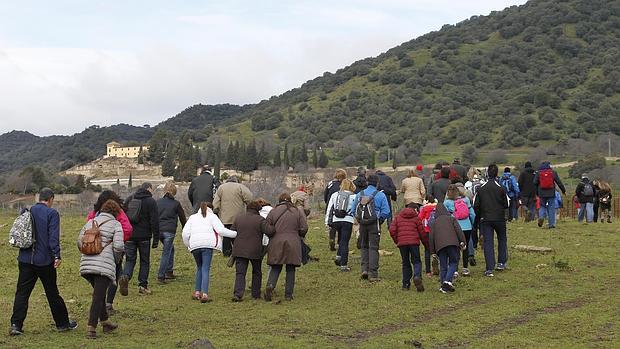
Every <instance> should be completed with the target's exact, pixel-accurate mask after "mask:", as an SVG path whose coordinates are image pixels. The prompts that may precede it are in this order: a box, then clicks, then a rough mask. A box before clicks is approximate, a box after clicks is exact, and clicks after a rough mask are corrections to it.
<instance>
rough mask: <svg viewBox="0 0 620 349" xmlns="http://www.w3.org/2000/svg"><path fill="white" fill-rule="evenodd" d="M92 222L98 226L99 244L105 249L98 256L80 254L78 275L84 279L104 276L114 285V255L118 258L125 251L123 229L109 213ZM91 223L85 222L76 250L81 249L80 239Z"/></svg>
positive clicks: (102, 214) (101, 214) (100, 215)
mask: <svg viewBox="0 0 620 349" xmlns="http://www.w3.org/2000/svg"><path fill="white" fill-rule="evenodd" d="M94 220H95V222H97V224H99V231H100V232H101V243H102V244H103V246H105V247H104V249H103V251H102V252H101V253H100V254H98V255H84V254H82V258H81V259H80V275H82V276H84V277H85V276H86V275H101V276H105V277H107V278H109V279H110V280H112V283H113V284H115V285H116V259H115V254H116V256H117V258H118V257H120V254H121V253H122V252H123V251H124V249H125V248H124V246H125V244H124V242H123V227H122V226H121V223H120V222H119V221H117V220H116V219H115V218H114V216H112V215H111V214H109V213H100V214H99V215H98V216H97V217H95V218H94ZM92 222H93V220H92V219H91V220H89V221H88V222H86V224H85V225H84V227H83V228H82V230H81V231H80V234H79V236H78V240H77V245H78V249H79V248H81V247H82V237H83V236H84V232H86V230H88V229H90V228H91V227H92V224H93V223H92ZM102 223H103V225H102ZM106 245H107V246H106Z"/></svg>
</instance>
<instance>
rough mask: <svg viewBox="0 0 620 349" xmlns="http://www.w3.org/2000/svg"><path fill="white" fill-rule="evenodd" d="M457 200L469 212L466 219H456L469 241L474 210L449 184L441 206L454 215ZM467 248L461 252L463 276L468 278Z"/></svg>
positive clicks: (474, 215) (467, 199)
mask: <svg viewBox="0 0 620 349" xmlns="http://www.w3.org/2000/svg"><path fill="white" fill-rule="evenodd" d="M457 200H463V202H464V203H465V205H467V209H468V211H469V215H468V216H467V217H466V218H463V219H458V222H459V225H460V226H461V230H462V231H463V234H465V240H466V241H469V239H470V238H471V232H472V230H473V224H474V221H475V220H476V214H475V213H474V208H473V206H472V205H471V201H470V200H469V198H468V197H467V196H466V195H461V192H460V191H459V188H458V187H457V186H456V185H455V184H450V185H449V186H448V191H447V192H446V200H444V202H443V204H444V206H446V209H448V212H450V214H452V215H453V214H454V211H455V202H456V201H457ZM468 248H469V247H467V248H466V249H464V250H463V271H462V272H463V276H469V269H468V268H469V258H468V256H469V251H468Z"/></svg>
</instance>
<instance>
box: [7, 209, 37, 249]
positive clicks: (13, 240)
mask: <svg viewBox="0 0 620 349" xmlns="http://www.w3.org/2000/svg"><path fill="white" fill-rule="evenodd" d="M34 228H35V226H34V220H33V218H32V215H31V214H30V209H28V208H26V209H24V211H23V212H22V213H21V214H20V215H19V216H17V218H15V221H14V222H13V226H12V227H11V230H10V231H9V244H11V246H13V247H17V248H30V247H31V246H32V245H34V242H35V241H36V239H35V234H34Z"/></svg>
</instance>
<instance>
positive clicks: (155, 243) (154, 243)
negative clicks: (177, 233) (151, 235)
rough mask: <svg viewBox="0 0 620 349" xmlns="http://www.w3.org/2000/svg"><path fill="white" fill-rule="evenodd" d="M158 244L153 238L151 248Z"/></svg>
mask: <svg viewBox="0 0 620 349" xmlns="http://www.w3.org/2000/svg"><path fill="white" fill-rule="evenodd" d="M158 245H159V243H158V242H157V240H153V244H152V245H151V248H157V246H158Z"/></svg>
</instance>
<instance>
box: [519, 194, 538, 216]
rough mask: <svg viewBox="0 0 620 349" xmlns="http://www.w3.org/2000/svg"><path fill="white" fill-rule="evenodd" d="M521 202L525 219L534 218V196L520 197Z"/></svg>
mask: <svg viewBox="0 0 620 349" xmlns="http://www.w3.org/2000/svg"><path fill="white" fill-rule="evenodd" d="M521 202H522V203H523V206H525V221H526V222H531V221H533V220H534V219H535V218H536V197H533V198H531V197H522V198H521Z"/></svg>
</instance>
